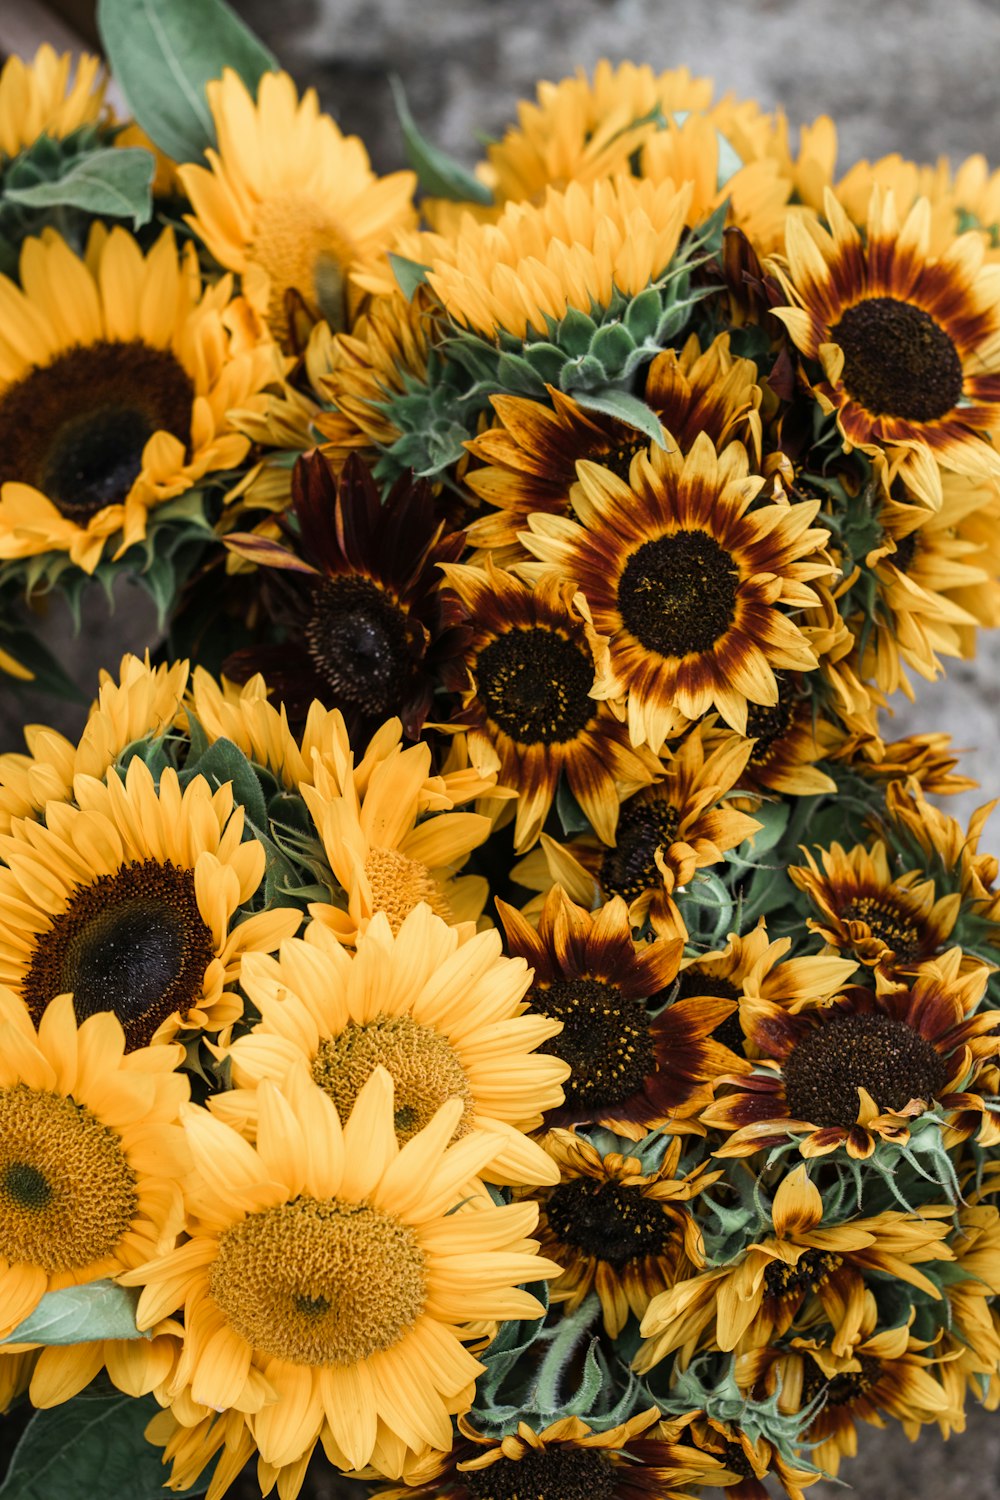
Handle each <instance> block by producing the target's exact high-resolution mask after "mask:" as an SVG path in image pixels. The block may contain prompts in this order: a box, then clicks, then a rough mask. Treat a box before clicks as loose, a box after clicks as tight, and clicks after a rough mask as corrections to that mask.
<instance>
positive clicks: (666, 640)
mask: <svg viewBox="0 0 1000 1500" xmlns="http://www.w3.org/2000/svg"><path fill="white" fill-rule="evenodd" d="M739 580H740V575H739V569H738V568H737V567H736V564H735V562H734V560H733V558H732V556H731V555H730V553H728V552H727V551H726V549H725V548H724V547H722V546H720V545H719V543H718V542H717V541H716V540H715V538H714V537H713V536H709V534H708V532H707V531H678V532H675V533H673V535H671V536H659V537H655V538H654V539H653V540H652V541H650V542H644V543H643V544H642V546H641V547H639V548H638V550H637V551H635V552H633V553H632V555H631V557H630V558H629V560H628V562H627V563H626V564H625V568H624V571H623V573H622V576H621V579H620V580H619V583H618V609H619V612H620V613H621V617H622V620H623V622H624V624H625V627H626V629H627V630H629V631H631V633H632V634H633V635H634V636H635V638H636V640H637V641H639V642H640V644H641V645H643V646H645V647H646V649H647V651H656V652H657V653H658V654H659V655H660V656H687V655H689V654H690V653H692V652H702V651H711V649H712V647H713V646H714V645H715V643H716V641H718V640H720V639H721V638H722V636H724V635H725V634H726V631H727V630H729V628H730V626H731V625H732V624H733V620H734V618H735V614H736V594H737V588H738V585H739Z"/></svg>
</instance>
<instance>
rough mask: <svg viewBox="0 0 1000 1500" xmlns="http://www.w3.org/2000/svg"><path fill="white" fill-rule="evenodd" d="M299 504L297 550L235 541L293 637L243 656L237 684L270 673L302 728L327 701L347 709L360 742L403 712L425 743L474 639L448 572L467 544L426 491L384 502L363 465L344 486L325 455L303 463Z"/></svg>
mask: <svg viewBox="0 0 1000 1500" xmlns="http://www.w3.org/2000/svg"><path fill="white" fill-rule="evenodd" d="M292 496H293V502H292V515H293V517H294V520H293V525H294V550H290V549H289V548H288V547H287V546H280V545H278V544H276V543H274V542H269V541H266V540H264V539H261V538H258V537H253V536H250V535H246V534H243V533H237V535H236V536H230V537H228V538H227V545H228V546H229V547H230V548H234V549H236V550H238V551H239V553H240V554H241V556H243V557H247V558H249V559H250V561H251V562H255V563H257V564H258V566H259V567H260V568H262V569H264V570H266V571H265V573H264V578H265V580H266V581H265V584H264V604H265V609H266V613H267V616H268V618H269V620H270V621H272V622H273V623H274V624H275V625H277V627H278V628H279V629H280V630H281V631H282V633H283V636H284V639H283V640H282V641H281V643H280V644H278V645H255V646H246V647H243V648H241V649H240V650H239V651H236V652H234V653H232V654H231V655H230V656H229V657H227V659H226V661H225V662H224V663H223V671H224V672H225V674H226V676H227V677H229V678H231V679H232V680H233V681H236V682H240V681H244V682H245V681H246V680H247V678H249V677H250V676H252V675H253V674H254V673H255V672H258V671H259V672H261V673H263V675H264V677H265V678H266V679H267V683H268V688H269V690H270V691H271V692H272V693H273V694H274V696H275V697H276V698H277V699H278V701H280V703H281V704H282V705H283V707H284V708H285V710H286V712H287V714H288V716H289V718H290V719H291V720H292V722H293V723H295V724H301V723H302V722H303V721H304V720H305V718H306V715H307V714H308V712H309V707H310V705H311V704H312V703H313V702H314V701H316V700H318V701H319V702H321V703H325V704H328V705H329V706H330V707H332V708H339V709H340V710H341V712H342V713H343V714H344V715H345V718H346V720H347V722H348V725H349V727H350V728H351V730H352V731H353V732H355V733H357V732H363V730H364V729H367V730H368V731H369V732H370V731H371V730H372V729H374V728H375V727H376V726H377V725H378V724H381V723H382V722H383V720H384V719H385V718H386V716H387V715H388V714H389V713H392V712H398V714H399V716H400V718H401V719H402V721H403V725H404V727H405V729H406V732H407V734H408V735H409V737H410V738H411V739H415V738H416V737H417V735H418V734H419V733H420V731H421V729H422V728H423V723H424V719H425V718H426V716H427V713H428V710H429V708H430V704H431V699H432V697H433V694H434V690H435V687H436V685H437V681H438V678H439V676H440V674H441V672H442V670H443V669H444V666H445V664H446V663H447V661H448V658H449V656H451V655H453V654H455V653H456V652H457V650H458V649H459V647H460V646H461V644H462V643H463V639H464V633H463V632H462V631H461V629H460V628H459V627H457V625H455V623H454V617H455V615H456V613H457V612H456V610H455V608H454V606H452V607H451V608H450V609H449V608H448V606H447V604H446V603H445V600H444V598H443V597H442V594H441V589H440V585H441V583H442V578H441V574H440V572H439V567H440V565H441V564H442V563H446V562H453V561H454V560H456V559H457V558H458V556H459V555H460V553H461V551H462V544H463V538H462V537H461V535H452V536H448V537H444V536H442V532H443V531H444V522H443V521H442V520H441V519H439V517H438V516H437V515H436V514H435V510H434V505H433V501H432V497H431V493H430V490H429V488H428V487H427V486H426V485H422V484H409V483H406V482H404V481H400V482H399V483H398V484H396V485H395V486H394V487H393V489H392V490H391V491H390V492H389V494H388V495H387V496H386V497H385V499H384V500H383V499H382V497H381V495H380V493H379V490H378V487H377V486H376V484H375V481H374V480H373V479H372V477H371V474H370V472H369V471H368V469H367V468H366V467H365V465H364V464H363V463H362V462H361V460H360V459H359V458H358V457H357V456H356V455H352V456H351V457H350V458H349V459H348V461H347V464H346V465H345V467H344V470H343V472H342V474H341V476H340V479H339V481H335V480H334V478H333V475H332V473H331V471H330V468H329V465H328V464H327V462H326V460H325V459H324V458H323V456H322V455H321V454H320V453H316V452H313V453H310V454H307V455H305V456H304V457H302V458H300V459H299V460H298V462H297V463H296V465H295V470H294V473H293V476H292Z"/></svg>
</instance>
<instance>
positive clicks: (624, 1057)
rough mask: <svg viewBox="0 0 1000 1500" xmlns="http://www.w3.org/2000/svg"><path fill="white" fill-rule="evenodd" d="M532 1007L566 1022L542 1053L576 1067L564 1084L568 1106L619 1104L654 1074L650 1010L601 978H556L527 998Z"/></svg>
mask: <svg viewBox="0 0 1000 1500" xmlns="http://www.w3.org/2000/svg"><path fill="white" fill-rule="evenodd" d="M528 998H529V1000H530V1002H531V1005H532V1007H533V1009H535V1010H539V1011H542V1012H543V1013H544V1014H545V1015H547V1016H552V1017H553V1018H554V1019H555V1020H557V1021H562V1023H563V1029H562V1031H561V1032H560V1034H559V1035H558V1036H556V1037H551V1038H550V1039H549V1040H548V1041H546V1042H543V1043H542V1045H541V1047H540V1048H539V1049H538V1050H539V1051H540V1052H548V1053H550V1054H553V1055H554V1056H556V1057H561V1058H562V1059H563V1060H564V1061H565V1062H568V1063H569V1065H570V1067H571V1068H572V1069H573V1071H572V1073H571V1075H570V1077H569V1078H568V1079H567V1080H566V1082H565V1083H564V1084H563V1088H564V1089H565V1091H566V1103H567V1104H568V1105H570V1106H573V1105H579V1106H581V1108H582V1107H592V1106H599V1107H605V1108H606V1107H607V1106H609V1105H615V1104H621V1103H623V1102H624V1101H625V1100H626V1099H628V1098H629V1097H630V1096H631V1095H632V1094H634V1093H635V1092H636V1090H638V1089H641V1088H642V1085H643V1082H644V1080H645V1079H646V1078H647V1077H648V1076H649V1075H650V1074H651V1073H652V1072H653V1070H654V1068H655V1066H656V1058H655V1054H654V1050H653V1041H652V1037H651V1036H650V1031H649V1018H648V1016H647V1013H646V1007H645V1005H644V1004H643V1002H642V1001H641V1000H639V999H635V998H630V997H627V996H625V995H623V994H622V993H621V991H620V990H619V989H618V988H617V986H616V985H613V984H608V983H606V982H605V981H604V980H601V979H587V978H573V979H556V980H553V982H552V983H551V984H549V985H546V986H544V987H543V986H540V985H539V986H537V987H536V988H535V989H533V990H532V991H531V993H530V995H529V997H528Z"/></svg>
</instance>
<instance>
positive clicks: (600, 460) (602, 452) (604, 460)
mask: <svg viewBox="0 0 1000 1500" xmlns="http://www.w3.org/2000/svg"><path fill="white" fill-rule="evenodd" d="M648 447H649V439H648V438H647V437H645V436H644V435H643V434H642V433H641V432H637V433H636V434H635V436H634V437H631V438H626V437H622V438H619V440H618V442H617V443H612V444H611V445H610V446H609V447H607V448H603V449H602V448H597V449H595V450H594V452H592V453H591V454H590V457H591V458H592V459H593V461H594V463H597V464H600V465H601V466H602V468H605V469H610V470H611V472H612V474H615V475H616V476H617V477H618V478H619V479H622V480H624V481H625V483H626V484H627V483H628V477H629V474H630V473H631V470H632V460H633V458H635V456H636V454H637V453H645V452H646V449H647V448H648Z"/></svg>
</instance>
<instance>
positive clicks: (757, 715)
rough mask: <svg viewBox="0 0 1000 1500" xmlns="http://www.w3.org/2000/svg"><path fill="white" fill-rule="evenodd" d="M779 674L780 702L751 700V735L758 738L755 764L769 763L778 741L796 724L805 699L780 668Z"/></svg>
mask: <svg viewBox="0 0 1000 1500" xmlns="http://www.w3.org/2000/svg"><path fill="white" fill-rule="evenodd" d="M776 677H777V682H778V692H779V695H780V696H779V698H778V701H777V703H772V704H767V703H748V704H747V729H746V733H747V739H750V740H756V741H757V743H756V745H754V747H753V750H752V751H751V752H750V764H751V766H766V765H767V764H768V762H769V761H770V760H771V759H772V757H773V754H774V747H775V745H776V744H777V743H778V742H779V741H780V740H783V739H784V738H785V735H786V734H788V732H789V731H790V730H791V729H792V728H793V727H794V725H795V720H796V717H797V713H798V709H799V705H800V702H801V700H800V699H798V698H796V697H795V694H794V693H793V692H792V691H791V689H790V688H789V686H788V685H787V683H786V682H785V681H784V680H783V678H782V674H781V673H780V672H779V673H777V674H776Z"/></svg>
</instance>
